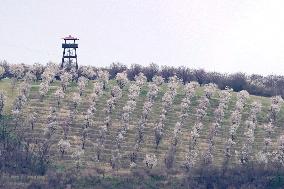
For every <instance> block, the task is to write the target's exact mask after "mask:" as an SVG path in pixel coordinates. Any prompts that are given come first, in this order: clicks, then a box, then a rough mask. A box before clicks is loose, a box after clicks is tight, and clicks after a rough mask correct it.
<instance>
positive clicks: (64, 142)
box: [58, 139, 71, 158]
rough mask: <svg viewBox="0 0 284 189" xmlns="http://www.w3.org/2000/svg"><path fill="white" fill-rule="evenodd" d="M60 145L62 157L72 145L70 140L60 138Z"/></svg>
mask: <svg viewBox="0 0 284 189" xmlns="http://www.w3.org/2000/svg"><path fill="white" fill-rule="evenodd" d="M58 147H59V151H60V152H61V158H62V157H63V155H64V154H65V153H66V152H67V151H68V150H69V149H70V147H71V145H70V142H69V140H66V139H60V141H59V142H58Z"/></svg>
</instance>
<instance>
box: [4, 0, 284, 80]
mask: <svg viewBox="0 0 284 189" xmlns="http://www.w3.org/2000/svg"><path fill="white" fill-rule="evenodd" d="M283 10H284V1H283V0H60V1H59V0H44V1H39V0H0V39H1V42H0V60H4V59H5V60H7V61H8V62H10V63H26V64H33V63H35V62H39V63H42V64H46V63H47V62H49V61H52V62H56V63H60V61H61V56H62V49H61V43H62V42H63V41H62V39H61V38H62V37H64V36H68V35H70V34H71V35H73V36H75V37H78V38H79V39H80V40H79V49H78V63H79V65H93V66H98V67H105V66H109V65H110V64H111V63H112V62H121V63H123V64H126V65H128V66H129V65H131V64H141V65H144V66H147V65H149V64H150V63H156V64H158V65H161V66H162V65H167V66H175V67H178V66H187V67H189V68H203V69H205V70H207V71H216V72H222V73H234V72H244V73H248V74H253V73H254V74H262V75H269V74H278V75H284V11H283Z"/></svg>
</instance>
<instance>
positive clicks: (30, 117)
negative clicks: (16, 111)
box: [27, 112, 38, 130]
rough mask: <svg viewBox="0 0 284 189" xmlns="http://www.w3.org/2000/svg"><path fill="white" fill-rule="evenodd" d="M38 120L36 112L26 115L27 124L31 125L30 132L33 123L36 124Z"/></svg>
mask: <svg viewBox="0 0 284 189" xmlns="http://www.w3.org/2000/svg"><path fill="white" fill-rule="evenodd" d="M37 118H38V115H37V113H36V112H32V113H30V114H29V115H28V120H27V121H28V124H29V125H31V127H32V130H33V129H34V125H35V122H36V119H37Z"/></svg>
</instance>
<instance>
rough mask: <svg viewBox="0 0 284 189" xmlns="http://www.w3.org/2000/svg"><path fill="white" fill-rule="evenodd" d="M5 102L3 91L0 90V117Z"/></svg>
mask: <svg viewBox="0 0 284 189" xmlns="http://www.w3.org/2000/svg"><path fill="white" fill-rule="evenodd" d="M5 102H6V96H5V94H4V92H3V91H0V118H1V117H2V115H3V110H4V105H5Z"/></svg>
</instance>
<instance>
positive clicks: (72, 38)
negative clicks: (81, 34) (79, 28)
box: [62, 35, 79, 40]
mask: <svg viewBox="0 0 284 189" xmlns="http://www.w3.org/2000/svg"><path fill="white" fill-rule="evenodd" d="M62 39H64V40H79V39H78V38H77V37H73V36H71V35H69V36H67V37H64V38H62Z"/></svg>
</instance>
